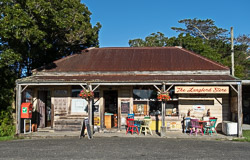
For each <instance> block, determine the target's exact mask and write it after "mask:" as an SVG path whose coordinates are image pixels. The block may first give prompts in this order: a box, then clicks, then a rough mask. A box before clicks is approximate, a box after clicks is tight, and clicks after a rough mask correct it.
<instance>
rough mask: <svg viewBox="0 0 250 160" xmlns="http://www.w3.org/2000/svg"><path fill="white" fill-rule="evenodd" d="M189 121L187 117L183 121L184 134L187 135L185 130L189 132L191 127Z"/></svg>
mask: <svg viewBox="0 0 250 160" xmlns="http://www.w3.org/2000/svg"><path fill="white" fill-rule="evenodd" d="M190 119H191V118H188V117H187V118H185V119H184V133H187V130H189V128H190V126H191V124H190Z"/></svg>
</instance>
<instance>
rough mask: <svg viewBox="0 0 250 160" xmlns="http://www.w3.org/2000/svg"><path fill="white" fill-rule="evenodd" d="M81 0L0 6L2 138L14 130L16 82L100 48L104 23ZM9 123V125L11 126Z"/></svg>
mask: <svg viewBox="0 0 250 160" xmlns="http://www.w3.org/2000/svg"><path fill="white" fill-rule="evenodd" d="M90 15H91V12H90V11H89V10H88V8H87V7H86V6H85V5H84V4H81V3H80V1H79V0H53V1H50V0H36V1H34V0H2V1H1V2H0V83H1V86H0V106H1V107H0V119H1V120H0V130H1V132H0V136H1V135H5V133H2V131H3V130H6V132H8V133H9V131H10V130H12V129H11V128H13V127H10V128H9V127H8V125H9V124H11V120H10V115H11V105H12V102H13V100H14V98H13V97H14V94H15V92H14V88H15V80H16V79H17V78H20V77H23V76H28V75H30V74H31V70H32V69H34V68H38V67H40V66H42V65H44V64H49V63H51V62H53V61H54V60H57V59H59V58H62V57H64V56H67V55H70V54H75V53H77V52H79V51H80V50H82V49H85V48H88V47H98V45H99V41H98V33H99V30H100V28H101V25H100V23H97V24H96V25H95V26H92V25H91V23H90ZM7 122H8V123H7Z"/></svg>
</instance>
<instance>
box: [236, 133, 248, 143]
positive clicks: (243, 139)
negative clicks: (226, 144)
mask: <svg viewBox="0 0 250 160" xmlns="http://www.w3.org/2000/svg"><path fill="white" fill-rule="evenodd" d="M243 137H244V138H242V139H234V141H240V142H250V130H243Z"/></svg>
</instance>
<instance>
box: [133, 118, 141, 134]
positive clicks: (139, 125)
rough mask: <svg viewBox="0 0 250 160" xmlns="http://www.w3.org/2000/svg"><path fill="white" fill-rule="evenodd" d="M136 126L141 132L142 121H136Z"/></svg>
mask: <svg viewBox="0 0 250 160" xmlns="http://www.w3.org/2000/svg"><path fill="white" fill-rule="evenodd" d="M134 125H135V126H137V128H138V131H139V132H140V130H141V121H140V120H134Z"/></svg>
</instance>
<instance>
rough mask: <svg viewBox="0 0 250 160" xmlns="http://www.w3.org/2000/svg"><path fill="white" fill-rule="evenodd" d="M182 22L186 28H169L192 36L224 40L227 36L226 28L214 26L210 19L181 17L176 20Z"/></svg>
mask: <svg viewBox="0 0 250 160" xmlns="http://www.w3.org/2000/svg"><path fill="white" fill-rule="evenodd" d="M178 22H179V23H184V24H185V27H186V28H178V27H172V28H171V29H173V30H175V31H177V32H180V33H185V34H187V33H189V34H190V35H192V36H194V37H200V38H202V39H206V40H211V39H220V40H225V39H226V38H227V32H228V30H226V29H223V28H218V27H217V26H215V24H214V21H213V20H211V19H206V20H200V19H196V18H194V19H183V20H180V21H178Z"/></svg>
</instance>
